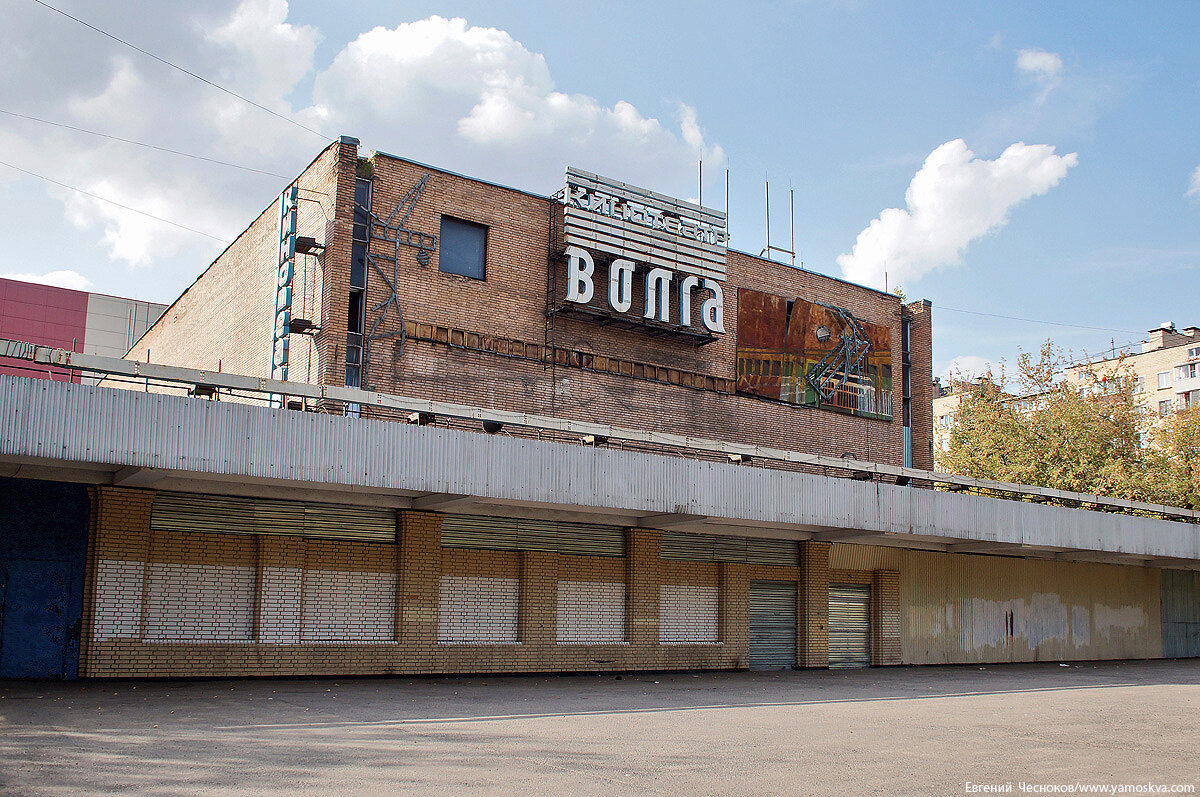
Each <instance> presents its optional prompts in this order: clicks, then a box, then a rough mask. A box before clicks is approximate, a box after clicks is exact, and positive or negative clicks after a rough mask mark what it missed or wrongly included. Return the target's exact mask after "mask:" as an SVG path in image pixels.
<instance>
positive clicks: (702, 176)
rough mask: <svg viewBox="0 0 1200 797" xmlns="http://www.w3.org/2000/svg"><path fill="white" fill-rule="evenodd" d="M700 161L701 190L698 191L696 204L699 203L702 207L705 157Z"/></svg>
mask: <svg viewBox="0 0 1200 797" xmlns="http://www.w3.org/2000/svg"><path fill="white" fill-rule="evenodd" d="M699 162H700V174H699V181H700V187H699V190H698V191H697V192H696V204H697V205H699V206H700V207H704V158H701V159H700V161H699Z"/></svg>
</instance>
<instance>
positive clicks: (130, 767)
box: [0, 660, 1200, 797]
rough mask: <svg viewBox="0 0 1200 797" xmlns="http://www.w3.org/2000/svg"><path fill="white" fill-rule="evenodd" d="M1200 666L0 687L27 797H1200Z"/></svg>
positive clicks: (9, 784) (6, 735)
mask: <svg viewBox="0 0 1200 797" xmlns="http://www.w3.org/2000/svg"><path fill="white" fill-rule="evenodd" d="M1198 737H1200V660H1190V661H1175V662H1134V663H1103V664H1096V665H1093V664H1083V665H1072V666H1070V667H1062V666H1059V665H1056V664H1049V665H1047V664H1041V665H1007V666H989V667H986V668H980V667H928V668H904V669H885V670H878V669H877V670H857V671H831V672H786V673H702V674H692V673H677V674H660V675H625V676H622V677H620V678H618V677H616V676H613V675H604V676H557V677H542V676H538V677H520V676H513V677H486V678H478V677H476V678H438V679H413V678H388V679H357V680H315V679H288V680H253V681H250V680H238V681H232V680H230V681H225V680H222V681H157V682H132V681H121V682H101V683H22V682H0V791H3V792H4V793H11V794H21V795H26V794H28V795H50V794H53V795H58V794H72V795H74V794H99V793H122V794H137V795H142V794H154V795H159V794H162V795H220V794H272V795H275V794H278V795H284V794H287V795H293V794H300V793H310V794H336V795H372V794H413V793H416V794H439V795H441V794H456V793H486V794H554V795H573V794H603V795H609V794H683V795H688V797H696V796H697V795H708V794H722V795H723V794H845V795H860V794H889V795H890V794H964V793H968V792H967V791H966V785H967V783H968V782H971V783H986V784H1007V783H1012V784H1013V790H1014V791H1013V793H1016V794H1020V793H1021V790H1020V786H1019V784H1020V783H1021V782H1026V783H1035V784H1073V783H1076V782H1080V783H1085V784H1108V783H1130V784H1133V783H1138V784H1145V783H1148V782H1153V783H1156V784H1184V783H1186V784H1189V785H1196V786H1198V787H1200V744H1198Z"/></svg>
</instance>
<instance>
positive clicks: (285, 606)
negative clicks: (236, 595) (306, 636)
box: [258, 567, 304, 645]
mask: <svg viewBox="0 0 1200 797" xmlns="http://www.w3.org/2000/svg"><path fill="white" fill-rule="evenodd" d="M303 578H304V576H303V571H302V570H301V569H300V568H298V567H264V568H263V569H262V593H261V595H260V596H259V601H260V603H261V606H260V609H259V615H260V620H259V631H258V639H259V641H260V642H268V643H272V644H277V645H290V644H295V643H297V642H299V641H300V617H301V600H300V596H301V593H302V588H303Z"/></svg>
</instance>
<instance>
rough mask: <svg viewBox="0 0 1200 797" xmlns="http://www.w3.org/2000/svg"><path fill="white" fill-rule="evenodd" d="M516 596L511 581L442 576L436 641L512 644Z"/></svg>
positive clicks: (517, 588) (516, 583)
mask: <svg viewBox="0 0 1200 797" xmlns="http://www.w3.org/2000/svg"><path fill="white" fill-rule="evenodd" d="M519 593H520V582H519V581H518V580H517V579H515V578H484V577H479V576H442V581H441V595H440V599H439V605H438V642H443V643H477V644H479V643H493V644H495V643H513V642H516V641H517V607H518V605H519V597H518V596H519Z"/></svg>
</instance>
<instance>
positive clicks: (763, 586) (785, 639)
mask: <svg viewBox="0 0 1200 797" xmlns="http://www.w3.org/2000/svg"><path fill="white" fill-rule="evenodd" d="M794 666H796V585H795V583H793V582H791V581H751V582H750V669H752V670H786V669H790V668H792V667H794Z"/></svg>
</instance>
